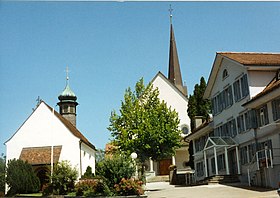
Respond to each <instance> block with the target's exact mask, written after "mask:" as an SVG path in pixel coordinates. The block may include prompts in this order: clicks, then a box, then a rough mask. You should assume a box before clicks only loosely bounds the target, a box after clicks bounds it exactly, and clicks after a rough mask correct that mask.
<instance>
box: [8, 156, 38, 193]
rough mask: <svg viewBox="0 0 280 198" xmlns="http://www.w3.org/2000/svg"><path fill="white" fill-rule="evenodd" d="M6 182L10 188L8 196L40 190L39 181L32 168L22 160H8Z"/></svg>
mask: <svg viewBox="0 0 280 198" xmlns="http://www.w3.org/2000/svg"><path fill="white" fill-rule="evenodd" d="M6 182H7V184H8V186H9V187H10V189H9V192H8V193H7V195H8V196H13V195H16V194H18V193H34V192H38V191H39V188H40V180H39V178H38V177H37V176H36V175H35V173H34V171H33V169H32V166H31V165H30V164H28V163H27V162H24V161H22V160H16V159H13V160H9V162H8V165H7V177H6Z"/></svg>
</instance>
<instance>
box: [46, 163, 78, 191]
mask: <svg viewBox="0 0 280 198" xmlns="http://www.w3.org/2000/svg"><path fill="white" fill-rule="evenodd" d="M77 177H78V171H77V170H76V169H75V168H72V167H71V165H70V163H69V162H68V161H62V162H58V163H57V164H56V165H55V166H54V168H53V174H52V177H50V178H51V179H50V181H52V182H51V183H49V184H48V185H47V186H46V187H44V190H43V194H44V195H49V194H55V195H65V194H67V193H68V192H73V191H74V187H75V181H76V180H77Z"/></svg>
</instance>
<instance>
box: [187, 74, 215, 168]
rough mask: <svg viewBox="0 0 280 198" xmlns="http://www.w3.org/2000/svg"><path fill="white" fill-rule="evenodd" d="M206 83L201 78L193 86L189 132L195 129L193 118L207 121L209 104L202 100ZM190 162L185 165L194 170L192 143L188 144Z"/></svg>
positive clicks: (209, 111)
mask: <svg viewBox="0 0 280 198" xmlns="http://www.w3.org/2000/svg"><path fill="white" fill-rule="evenodd" d="M206 86H207V85H206V82H205V80H204V78H203V77H201V78H200V84H196V85H195V86H194V91H193V95H190V97H189V103H188V115H189V117H190V119H191V130H194V128H195V116H202V121H203V122H204V121H207V120H209V118H210V116H209V114H210V113H211V103H210V101H209V100H207V99H203V95H204V92H205V89H206ZM189 154H190V160H189V162H188V164H187V165H189V166H190V167H192V168H194V162H193V160H194V157H193V142H192V141H191V142H189Z"/></svg>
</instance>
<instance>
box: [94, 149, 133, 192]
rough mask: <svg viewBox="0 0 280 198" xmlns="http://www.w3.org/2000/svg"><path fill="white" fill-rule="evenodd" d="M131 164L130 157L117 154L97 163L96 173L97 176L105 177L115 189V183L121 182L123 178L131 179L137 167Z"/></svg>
mask: <svg viewBox="0 0 280 198" xmlns="http://www.w3.org/2000/svg"><path fill="white" fill-rule="evenodd" d="M131 164H132V159H131V158H130V157H127V156H126V155H121V154H115V155H113V156H111V157H106V158H104V159H103V160H101V161H100V162H98V163H97V164H96V175H97V177H98V176H101V177H104V178H105V179H106V183H107V185H108V186H109V187H110V188H111V189H114V185H115V184H118V183H120V181H121V179H122V178H125V179H129V178H131V177H132V176H133V174H134V173H135V167H134V166H132V165H131Z"/></svg>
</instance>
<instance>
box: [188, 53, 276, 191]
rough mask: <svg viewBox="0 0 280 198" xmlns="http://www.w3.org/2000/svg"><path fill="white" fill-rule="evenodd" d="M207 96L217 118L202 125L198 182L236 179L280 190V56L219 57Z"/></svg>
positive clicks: (197, 138)
mask: <svg viewBox="0 0 280 198" xmlns="http://www.w3.org/2000/svg"><path fill="white" fill-rule="evenodd" d="M204 98H206V99H209V100H211V102H212V113H213V119H212V120H211V121H210V122H208V123H204V124H202V125H200V126H197V127H196V129H195V130H194V131H193V132H192V134H190V135H189V136H188V137H187V138H186V139H187V140H188V141H193V149H194V162H195V163H194V164H195V171H196V175H195V176H196V180H197V181H199V180H205V179H207V178H209V177H211V176H215V175H235V176H237V177H238V178H239V180H240V181H241V182H242V183H247V184H249V185H258V186H264V187H277V186H278V182H279V178H280V175H279V174H280V54H279V53H244V52H242V53H238V52H236V53H234V52H224V53H223V52H220V53H217V54H216V57H215V60H214V63H213V67H212V70H211V73H210V76H209V79H208V84H207V88H206V91H205V93H204Z"/></svg>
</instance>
